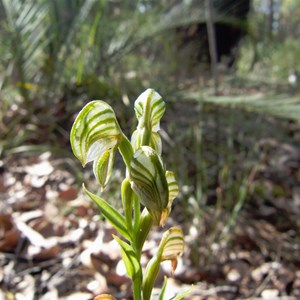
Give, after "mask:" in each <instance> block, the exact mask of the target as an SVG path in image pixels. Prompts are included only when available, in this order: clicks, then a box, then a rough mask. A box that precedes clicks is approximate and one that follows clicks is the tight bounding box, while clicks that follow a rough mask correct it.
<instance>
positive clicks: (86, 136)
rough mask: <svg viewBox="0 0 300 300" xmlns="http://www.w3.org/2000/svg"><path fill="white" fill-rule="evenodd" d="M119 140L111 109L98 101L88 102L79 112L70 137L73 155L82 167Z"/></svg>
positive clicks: (117, 128)
mask: <svg viewBox="0 0 300 300" xmlns="http://www.w3.org/2000/svg"><path fill="white" fill-rule="evenodd" d="M120 138H121V132H120V128H119V125H118V123H117V119H116V116H115V113H114V111H113V109H112V108H111V106H109V105H108V104H107V103H105V102H103V101H100V100H96V101H92V102H89V103H88V104H87V105H86V106H85V107H84V108H83V109H82V110H81V111H80V112H79V114H78V116H77V118H76V119H75V122H74V124H73V127H72V130H71V135H70V141H71V146H72V150H73V153H74V155H75V156H76V157H77V158H78V159H79V160H80V161H81V163H82V165H83V166H85V165H86V164H87V163H88V162H90V161H93V160H95V159H96V158H97V157H98V156H99V155H101V154H103V153H104V152H105V151H106V150H107V149H112V148H114V147H115V146H116V145H117V144H118V142H119V140H120Z"/></svg>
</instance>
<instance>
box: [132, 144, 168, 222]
mask: <svg viewBox="0 0 300 300" xmlns="http://www.w3.org/2000/svg"><path fill="white" fill-rule="evenodd" d="M129 176H130V180H131V187H132V189H133V191H134V192H135V193H136V194H137V195H138V196H139V198H140V201H141V203H142V204H143V205H144V206H146V208H147V209H148V211H149V213H150V214H151V216H152V218H153V221H154V223H155V224H157V225H158V224H160V220H161V216H162V212H163V210H164V209H165V208H167V206H168V201H169V191H168V182H167V179H166V172H165V168H164V165H163V162H162V160H161V158H160V156H159V155H158V154H157V152H156V151H155V150H154V149H152V148H151V147H149V146H142V147H141V148H139V149H138V150H137V151H136V152H135V153H134V155H133V158H132V160H131V163H130V171H129Z"/></svg>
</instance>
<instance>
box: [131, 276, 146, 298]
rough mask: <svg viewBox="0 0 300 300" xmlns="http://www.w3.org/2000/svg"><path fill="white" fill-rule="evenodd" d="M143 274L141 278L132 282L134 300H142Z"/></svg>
mask: <svg viewBox="0 0 300 300" xmlns="http://www.w3.org/2000/svg"><path fill="white" fill-rule="evenodd" d="M142 282H143V278H142V272H141V274H140V276H138V277H137V278H135V279H133V280H132V286H133V287H132V289H133V299H134V300H142V285H143V284H142Z"/></svg>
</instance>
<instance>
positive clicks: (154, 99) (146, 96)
mask: <svg viewBox="0 0 300 300" xmlns="http://www.w3.org/2000/svg"><path fill="white" fill-rule="evenodd" d="M134 109H135V114H136V117H137V119H138V121H139V124H138V129H141V128H143V127H147V128H148V129H151V131H154V132H157V131H158V130H159V122H160V119H161V117H162V116H163V114H164V112H165V109H166V105H165V102H164V101H163V100H162V97H161V96H160V94H158V93H157V92H156V91H155V90H153V89H147V90H146V91H145V92H143V93H142V94H141V95H140V96H139V97H138V98H137V99H136V101H135V103H134Z"/></svg>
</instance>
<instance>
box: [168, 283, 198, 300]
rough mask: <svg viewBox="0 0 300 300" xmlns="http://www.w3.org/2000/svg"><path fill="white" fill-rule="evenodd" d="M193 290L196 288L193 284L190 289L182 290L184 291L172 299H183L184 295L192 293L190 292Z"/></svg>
mask: <svg viewBox="0 0 300 300" xmlns="http://www.w3.org/2000/svg"><path fill="white" fill-rule="evenodd" d="M193 290H194V286H192V287H191V288H190V289H188V290H187V291H185V292H182V293H180V294H178V295H176V296H175V297H174V298H172V300H181V299H183V298H184V297H186V296H188V295H190V294H191V293H192V292H193Z"/></svg>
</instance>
